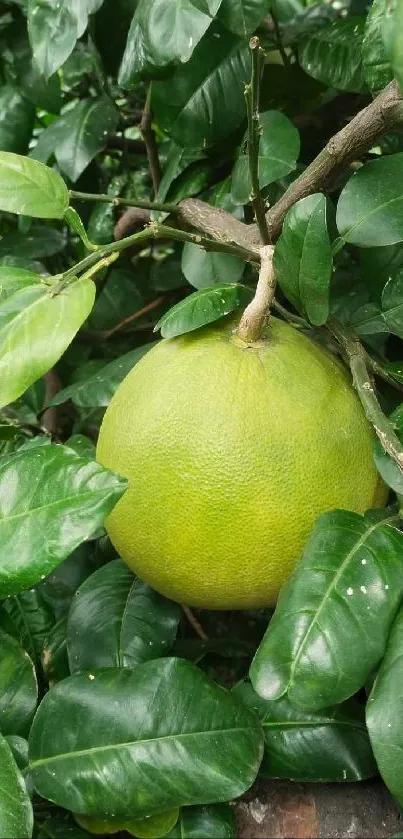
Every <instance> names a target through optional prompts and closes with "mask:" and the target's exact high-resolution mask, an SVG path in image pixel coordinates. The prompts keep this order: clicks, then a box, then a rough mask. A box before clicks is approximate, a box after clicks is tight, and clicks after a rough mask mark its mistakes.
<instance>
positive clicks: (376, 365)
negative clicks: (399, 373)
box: [366, 352, 403, 393]
mask: <svg viewBox="0 0 403 839" xmlns="http://www.w3.org/2000/svg"><path fill="white" fill-rule="evenodd" d="M366 357H367V362H368V364H369V366H370V367H371V370H372V372H373V373H374V375H375V376H378V378H379V379H383V381H384V382H387V383H388V385H390V386H391V387H394V388H395V390H399V391H400V393H403V384H402V383H401V382H398V381H397V380H396V379H394V378H393V376H391V374H390V373H388V372H387V370H385V368H384V367H382V364H381V363H380V362H379V361H377V360H376V358H373V356H372V355H370V354H369V352H366Z"/></svg>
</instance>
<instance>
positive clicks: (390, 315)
mask: <svg viewBox="0 0 403 839" xmlns="http://www.w3.org/2000/svg"><path fill="white" fill-rule="evenodd" d="M402 295H403V272H402V271H399V272H398V273H397V274H395V275H394V276H391V277H390V279H389V280H388V281H387V283H386V285H385V287H384V289H383V291H382V295H381V304H380V306H378V305H377V304H376V303H367V304H365V305H364V306H362V307H361V308H359V309H358V310H357V311H356V312H354V315H353V317H352V319H351V325H352V326H353V328H354V329H355V330H356V332H357V333H358V334H359V335H377V334H380V333H382V332H393V333H394V334H395V335H398V336H399V337H400V338H402V337H403V296H402Z"/></svg>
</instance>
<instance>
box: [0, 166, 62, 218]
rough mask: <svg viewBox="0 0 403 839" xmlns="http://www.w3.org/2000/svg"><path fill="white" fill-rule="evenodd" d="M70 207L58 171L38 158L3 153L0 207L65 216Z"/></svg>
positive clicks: (8, 209)
mask: <svg viewBox="0 0 403 839" xmlns="http://www.w3.org/2000/svg"><path fill="white" fill-rule="evenodd" d="M68 206H69V193H68V189H67V187H66V184H65V183H64V181H63V180H62V179H61V177H60V175H58V174H57V172H55V171H54V170H53V169H49V168H48V167H47V166H44V165H43V164H42V163H39V162H38V161H37V160H30V159H29V158H28V157H20V155H18V154H12V153H11V152H0V210H5V211H6V212H8V213H17V215H25V216H36V218H63V216H64V214H65V212H66V210H67V207H68Z"/></svg>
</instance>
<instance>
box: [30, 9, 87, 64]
mask: <svg viewBox="0 0 403 839" xmlns="http://www.w3.org/2000/svg"><path fill="white" fill-rule="evenodd" d="M77 29H78V26H77V18H76V16H75V14H74V12H73V11H72V9H71V4H70V3H69V2H65V0H29V2H28V35H29V40H30V42H31V47H32V52H33V54H34V59H35V62H36V64H37V66H38V68H39V70H40V72H41V73H42V74H43V75H44V76H45V79H48V78H49V77H50V76H52V75H53V73H55V72H56V70H58V69H59V67H61V66H62V64H64V62H65V61H66V58H68V57H69V55H70V53H71V52H72V51H73V49H74V46H75V43H76V40H77V37H78V32H77Z"/></svg>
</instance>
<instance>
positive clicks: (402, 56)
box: [383, 0, 403, 88]
mask: <svg viewBox="0 0 403 839" xmlns="http://www.w3.org/2000/svg"><path fill="white" fill-rule="evenodd" d="M383 38H384V42H385V47H386V53H387V55H388V58H389V61H390V63H391V65H392V75H393V76H394V77H395V78H396V79H397V81H398V83H399V85H400V87H401V88H402V87H403V2H402V0H388V2H387V6H386V11H385V19H384V28H383Z"/></svg>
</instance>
